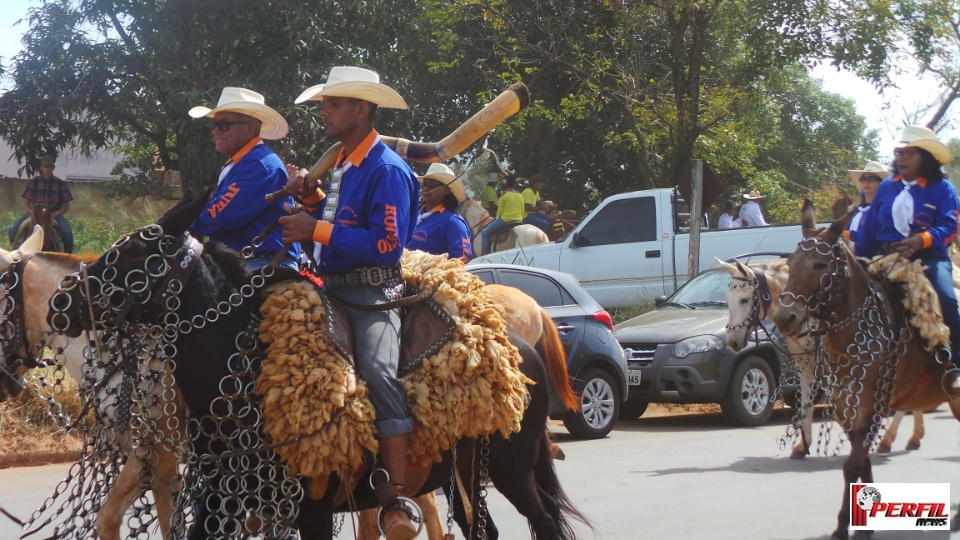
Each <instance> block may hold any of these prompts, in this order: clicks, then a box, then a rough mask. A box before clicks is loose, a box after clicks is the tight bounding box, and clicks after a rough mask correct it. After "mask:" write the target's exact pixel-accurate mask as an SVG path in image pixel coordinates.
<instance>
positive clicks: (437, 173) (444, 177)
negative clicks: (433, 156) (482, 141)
mask: <svg viewBox="0 0 960 540" xmlns="http://www.w3.org/2000/svg"><path fill="white" fill-rule="evenodd" d="M427 178H430V179H432V180H436V181H437V182H440V183H441V184H443V185H445V186H447V187H448V188H450V193H453V196H454V197H456V198H457V202H460V203H462V202H463V201H465V200H467V188H465V187H464V186H463V182H461V181H460V179H459V178H457V175H456V174H454V173H453V169H451V168H450V167H447V166H446V165H444V164H443V163H434V164H432V165H430V168H429V169H427V174H425V175H423V176H418V177H417V179H418V180H420V183H421V184H422V183H423V181H424V180H426V179H427Z"/></svg>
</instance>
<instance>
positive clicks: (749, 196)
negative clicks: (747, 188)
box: [743, 190, 767, 201]
mask: <svg viewBox="0 0 960 540" xmlns="http://www.w3.org/2000/svg"><path fill="white" fill-rule="evenodd" d="M743 198H744V199H746V200H748V201H759V200H760V199H766V198H767V196H766V195H761V194H760V192H759V191H757V190H753V191H751V192H750V193H744V194H743Z"/></svg>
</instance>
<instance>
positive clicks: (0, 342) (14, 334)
mask: <svg viewBox="0 0 960 540" xmlns="http://www.w3.org/2000/svg"><path fill="white" fill-rule="evenodd" d="M32 257H33V254H20V257H19V258H18V259H17V260H16V261H14V264H13V268H12V269H11V271H8V272H5V273H4V274H3V276H0V290H2V291H3V294H2V295H0V298H6V300H7V301H8V302H10V306H9V307H8V308H7V309H8V310H9V313H5V314H4V315H6V324H5V327H4V331H3V332H2V333H0V351H2V352H3V355H4V357H5V358H6V359H7V362H6V363H5V364H4V365H2V366H0V370H2V371H3V372H4V373H5V374H6V375H8V376H10V377H11V378H13V379H14V380H16V379H17V378H18V377H16V375H15V373H16V370H17V368H19V367H20V366H24V367H27V368H35V367H37V366H38V365H39V364H38V363H37V359H36V358H32V357H31V356H30V354H29V353H30V351H28V350H27V349H26V347H27V325H26V319H25V307H26V304H25V303H24V300H23V273H24V270H25V268H26V266H27V262H29V261H30V259H31V258H32ZM21 351H22V353H21ZM11 367H12V369H13V371H14V374H11V373H10V371H9V369H10V368H11Z"/></svg>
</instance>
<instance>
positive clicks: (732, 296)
mask: <svg viewBox="0 0 960 540" xmlns="http://www.w3.org/2000/svg"><path fill="white" fill-rule="evenodd" d="M718 262H719V263H720V267H721V268H723V269H724V270H725V271H726V272H727V273H728V274H730V277H731V281H730V286H729V289H728V291H727V306H729V309H730V313H729V318H728V320H727V326H726V329H727V345H728V346H729V347H730V348H731V349H733V350H734V351H738V352H739V351H740V350H741V349H743V347H745V346H746V344H747V341H748V340H749V339H750V334H751V333H752V332H754V331H755V329H759V328H760V326H761V325H762V323H761V321H763V320H764V319H767V318H770V317H772V315H773V313H776V311H777V309H779V305H780V304H779V301H780V292H781V291H782V290H783V286H784V284H785V283H786V280H787V277H788V275H789V267H787V265H786V263H783V262H775V263H760V264H757V265H754V266H752V267H751V266H747V265H744V264H741V263H740V261H734V264H730V263H726V262H723V261H720V260H718ZM784 342H785V345H786V348H787V351H788V353H789V354H790V358H791V359H792V360H793V362H794V364H795V365H796V366H797V368H798V370H799V372H800V400H799V402H798V403H797V407H795V408H796V409H797V411H798V413H799V414H800V429H801V432H800V439H799V440H798V441H797V442H796V444H794V446H793V449H792V450H791V452H790V459H803V458H804V457H806V456H808V455H810V443H811V442H812V441H813V438H812V432H813V412H814V396H815V391H814V390H815V387H814V368H815V364H814V358H813V351H814V349H815V347H816V344H815V343H814V339H813V338H812V337H811V336H810V335H804V336H802V337H798V336H790V337H786V338H785V339H784ZM906 414H907V413H906V412H905V411H896V413H895V414H894V416H893V419H892V420H891V421H890V425H889V426H887V429H886V431H885V433H884V434H883V438H882V439H881V440H880V444H878V445H877V453H878V454H886V453H889V452H890V450H891V449H892V447H893V442H894V440H896V437H897V431H898V429H899V427H900V422H901V421H902V420H903V417H904V416H906ZM924 433H925V429H924V424H923V411H913V434H912V435H911V436H910V439H909V440H908V441H907V446H906V449H907V450H917V449H919V448H920V440H921V439H922V438H923V435H924Z"/></svg>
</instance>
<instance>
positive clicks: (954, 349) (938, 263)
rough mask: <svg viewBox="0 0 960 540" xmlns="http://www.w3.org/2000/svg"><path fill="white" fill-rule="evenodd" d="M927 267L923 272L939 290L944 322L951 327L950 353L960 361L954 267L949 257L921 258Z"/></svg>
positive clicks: (959, 328)
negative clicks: (959, 354)
mask: <svg viewBox="0 0 960 540" xmlns="http://www.w3.org/2000/svg"><path fill="white" fill-rule="evenodd" d="M921 262H922V263H923V265H924V266H926V267H927V269H926V270H924V271H923V273H924V274H925V275H926V276H927V279H929V280H930V284H931V285H933V290H935V291H937V298H939V299H940V311H942V312H943V323H944V324H946V325H947V327H948V328H950V353H951V354H952V355H953V361H954V362H958V361H960V356H958V353H960V311H958V310H957V296H956V293H955V292H954V290H953V268H952V265H951V264H950V261H949V260H948V259H921Z"/></svg>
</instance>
